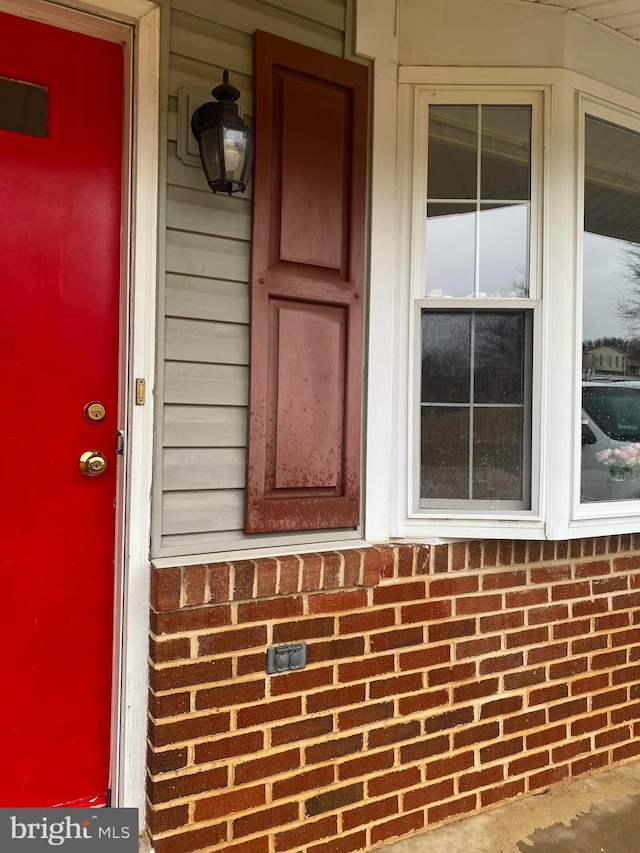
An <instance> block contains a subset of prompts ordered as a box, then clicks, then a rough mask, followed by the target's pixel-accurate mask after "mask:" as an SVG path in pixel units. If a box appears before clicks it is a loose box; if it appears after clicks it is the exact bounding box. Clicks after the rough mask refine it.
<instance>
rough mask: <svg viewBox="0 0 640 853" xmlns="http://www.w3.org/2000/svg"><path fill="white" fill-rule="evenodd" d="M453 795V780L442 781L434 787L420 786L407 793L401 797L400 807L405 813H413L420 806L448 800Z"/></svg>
mask: <svg viewBox="0 0 640 853" xmlns="http://www.w3.org/2000/svg"><path fill="white" fill-rule="evenodd" d="M454 793H455V792H454V788H453V779H444V780H443V781H442V782H436V783H435V784H434V785H421V786H420V787H419V788H416V789H415V790H413V791H407V792H406V793H405V794H404V795H403V797H402V806H403V809H405V810H406V811H413V809H419V808H420V807H421V806H429V805H431V804H432V803H438V802H441V801H442V800H449V799H451V797H453V795H454Z"/></svg>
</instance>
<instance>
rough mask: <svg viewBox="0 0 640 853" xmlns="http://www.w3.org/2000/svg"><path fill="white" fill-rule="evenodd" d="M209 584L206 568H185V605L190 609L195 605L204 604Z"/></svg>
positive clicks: (183, 581)
mask: <svg viewBox="0 0 640 853" xmlns="http://www.w3.org/2000/svg"><path fill="white" fill-rule="evenodd" d="M206 583H207V567H206V566H185V567H184V568H183V569H182V586H183V589H184V603H185V605H186V606H188V607H190V606H192V605H194V604H204V601H205V592H206Z"/></svg>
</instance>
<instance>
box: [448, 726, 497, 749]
mask: <svg viewBox="0 0 640 853" xmlns="http://www.w3.org/2000/svg"><path fill="white" fill-rule="evenodd" d="M499 735H500V726H499V724H498V723H497V722H495V723H483V724H482V725H480V726H471V727H469V728H466V729H462V731H459V732H456V733H455V734H454V736H453V748H454V749H460V748H461V747H463V746H471V745H472V744H475V743H482V742H483V741H485V740H495V739H496V738H497V737H498V736H499Z"/></svg>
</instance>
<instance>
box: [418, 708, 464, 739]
mask: <svg viewBox="0 0 640 853" xmlns="http://www.w3.org/2000/svg"><path fill="white" fill-rule="evenodd" d="M473 718H474V712H473V707H472V706H470V705H469V706H467V707H465V708H455V709H454V710H452V711H446V712H445V713H444V714H436V715H435V716H433V717H427V718H426V720H425V721H424V731H425V734H435V733H436V732H444V731H449V729H453V728H455V726H463V725H465V723H472V722H473Z"/></svg>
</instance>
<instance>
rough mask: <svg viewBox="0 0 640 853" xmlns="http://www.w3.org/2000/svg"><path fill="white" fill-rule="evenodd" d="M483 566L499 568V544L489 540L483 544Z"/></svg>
mask: <svg viewBox="0 0 640 853" xmlns="http://www.w3.org/2000/svg"><path fill="white" fill-rule="evenodd" d="M482 551H483V555H482V565H483V566H497V565H498V543H497V542H492V541H490V540H487V541H485V542H483V543H482Z"/></svg>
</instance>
